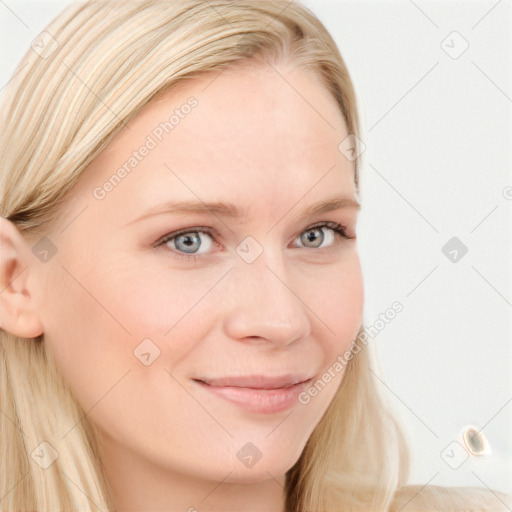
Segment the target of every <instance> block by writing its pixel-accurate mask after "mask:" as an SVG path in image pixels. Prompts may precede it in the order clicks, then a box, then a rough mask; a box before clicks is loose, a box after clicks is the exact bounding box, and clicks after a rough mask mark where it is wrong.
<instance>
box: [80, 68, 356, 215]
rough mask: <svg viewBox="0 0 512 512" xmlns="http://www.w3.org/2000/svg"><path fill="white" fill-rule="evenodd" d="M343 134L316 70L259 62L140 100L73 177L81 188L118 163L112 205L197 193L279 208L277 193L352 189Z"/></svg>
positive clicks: (97, 180) (339, 118)
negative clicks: (125, 125) (138, 109)
mask: <svg viewBox="0 0 512 512" xmlns="http://www.w3.org/2000/svg"><path fill="white" fill-rule="evenodd" d="M347 135H348V134H347V129H346V125H345V123H344V121H343V118H342V116H341V113H340V112H339V108H338V105H337V103H336V102H335V100H334V98H333V97H332V96H331V95H330V94H329V92H328V91H327V89H326V88H325V87H324V85H323V84H322V83H321V81H320V79H319V78H318V77H317V76H316V74H313V73H312V72H308V71H304V70H301V69H299V68H296V67H291V66H282V67H279V68H278V67H274V65H270V64H264V63H262V64H259V65H251V66H245V67H238V68H234V69H228V70H225V71H222V72H220V73H219V72H215V73H208V74H205V75H203V76H201V77H198V78H195V79H192V80H188V81H185V82H182V83H181V84H179V86H178V87H176V88H172V89H169V90H168V91H166V92H165V93H163V94H162V95H160V96H159V97H158V98H157V99H156V100H155V101H152V102H150V103H149V104H148V105H146V106H145V107H144V109H143V110H142V111H141V112H139V114H138V115H137V116H135V117H134V118H133V119H132V120H131V121H130V122H129V124H128V129H123V131H122V132H120V133H119V134H118V135H117V136H116V137H115V138H114V139H113V141H112V142H111V144H110V145H109V146H108V147H107V149H106V150H105V151H104V152H103V153H102V154H101V155H99V157H98V158H96V160H95V161H94V162H93V163H92V164H91V165H90V166H89V167H90V168H89V169H88V170H87V171H86V175H85V176H84V180H83V184H84V186H85V187H87V188H88V190H89V194H90V192H91V190H92V189H93V188H94V187H95V186H102V184H104V183H106V182H108V180H109V179H110V177H112V176H113V175H114V174H115V173H116V172H117V171H118V170H119V169H122V168H123V166H124V168H125V170H126V171H127V172H123V173H121V174H123V175H124V177H123V179H122V181H121V182H119V183H117V184H116V185H115V190H113V191H112V192H109V196H108V200H109V203H110V204H111V205H112V206H114V205H115V203H116V202H118V203H119V204H120V205H121V204H123V203H124V204H125V205H126V204H130V205H131V206H132V207H133V208H139V207H140V208H142V207H151V206H154V205H155V203H156V202H159V201H169V200H177V201H180V200H183V201H186V200H190V199H195V200H198V199H199V200H201V199H204V200H205V201H207V200H213V201H215V200H225V201H230V202H232V203H239V204H243V206H244V207H247V209H248V211H250V210H252V203H253V202H255V201H256V202H259V203H261V201H262V199H263V200H264V202H265V204H266V207H267V208H279V207H280V205H281V204H282V203H283V201H284V198H285V197H284V195H286V196H288V197H289V198H290V200H291V199H293V198H295V199H299V197H300V196H303V195H304V194H307V193H310V192H311V193H312V194H313V195H314V194H316V193H318V194H321V195H322V196H324V195H325V194H326V193H327V192H328V193H329V195H330V196H332V195H333V194H334V193H336V192H338V191H339V192H352V191H354V190H355V187H354V185H353V181H354V168H353V163H352V162H350V161H348V160H347V159H346V158H345V157H344V156H343V155H342V154H341V153H340V151H339V149H338V146H339V143H340V142H341V141H342V140H343V139H344V138H345V137H346V136H347ZM144 146H147V147H148V148H149V149H147V150H146V151H144V153H145V156H144V157H143V158H140V155H139V157H138V158H139V160H137V161H136V162H135V161H134V160H133V159H134V158H136V157H135V156H134V154H135V153H137V152H139V153H140V152H141V151H139V150H141V149H142V148H143V147H144ZM130 159H132V163H133V164H135V165H133V168H131V169H130V165H127V163H129V161H130ZM322 191H323V192H322Z"/></svg>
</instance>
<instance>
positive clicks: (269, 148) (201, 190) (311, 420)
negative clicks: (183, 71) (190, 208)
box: [0, 62, 364, 512]
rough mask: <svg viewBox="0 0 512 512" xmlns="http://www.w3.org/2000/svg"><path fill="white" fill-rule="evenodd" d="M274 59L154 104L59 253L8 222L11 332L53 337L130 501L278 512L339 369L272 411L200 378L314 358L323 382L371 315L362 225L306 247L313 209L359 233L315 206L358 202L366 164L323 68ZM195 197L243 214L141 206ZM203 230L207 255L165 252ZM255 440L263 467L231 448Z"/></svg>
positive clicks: (127, 137) (95, 173) (79, 192)
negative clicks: (215, 389)
mask: <svg viewBox="0 0 512 512" xmlns="http://www.w3.org/2000/svg"><path fill="white" fill-rule="evenodd" d="M274 67H275V69H273V68H272V67H271V66H269V65H266V64H263V63H258V64H253V65H244V66H239V67H238V68H233V69H230V70H226V71H224V72H223V73H221V74H220V75H218V76H217V74H216V73H215V74H208V75H203V76H202V77H200V78H196V79H194V80H192V81H187V82H184V83H183V84H182V85H180V86H179V87H177V88H174V89H172V90H170V91H168V92H166V93H165V94H164V95H162V96H161V97H159V98H158V100H157V101H154V102H152V103H150V104H148V105H147V106H146V107H145V108H144V109H143V110H142V111H141V112H140V113H139V114H138V115H137V116H136V117H134V118H133V119H132V120H131V121H130V122H129V124H128V127H129V129H126V128H125V129H123V131H122V132H120V133H119V134H118V135H117V136H116V137H115V138H114V139H113V141H112V142H111V144H110V145H109V146H108V147H107V149H106V150H104V151H103V152H102V153H101V154H100V155H99V156H98V157H97V158H96V159H95V160H94V161H93V162H92V163H91V165H90V166H89V167H88V168H87V169H86V171H85V172H84V174H83V175H82V176H81V178H80V180H79V182H78V184H77V185H76V187H75V188H74V189H73V190H72V191H71V194H70V195H69V196H68V198H67V201H66V203H65V204H64V205H63V206H62V207H61V208H62V215H61V216H60V217H59V221H58V222H57V223H56V224H55V225H53V226H48V227H47V231H46V233H45V235H46V236H47V237H48V238H50V240H51V241H52V242H53V243H54V244H55V246H56V247H57V249H58V252H57V253H56V254H55V255H54V256H53V257H52V258H51V259H50V260H49V261H47V262H46V263H43V262H41V261H40V260H39V259H38V258H36V257H35V256H34V254H33V253H32V251H31V248H32V246H33V245H34V243H35V242H37V240H29V239H26V238H24V237H22V236H21V235H20V234H19V233H18V231H17V230H16V228H15V227H14V226H13V225H12V224H10V223H9V222H8V221H6V220H5V219H0V221H1V223H0V227H1V240H2V248H3V249H2V259H1V263H2V266H1V270H2V274H1V277H2V287H1V289H2V290H3V292H2V294H1V295H0V297H1V300H2V304H1V305H2V311H3V315H2V327H3V328H4V329H6V330H7V331H10V332H12V333H14V334H17V335H19V336H25V337H36V336H38V335H39V334H41V333H44V336H45V343H48V344H49V346H50V348H51V350H52V352H53V353H54V354H55V358H56V361H57V365H58V368H59V370H60V372H61V373H62V375H63V378H64V379H65V380H66V381H67V382H68V383H69V385H70V386H71V389H72V390H73V392H74V393H75V395H76V397H77V400H78V401H79V403H80V405H81V406H82V407H83V409H84V411H87V412H88V416H89V417H90V418H91V419H92V420H93V421H94V423H95V424H96V425H97V426H98V428H99V431H100V433H101V436H100V451H101V454H102V459H103V464H104V468H105V473H106V476H107V480H108V483H109V486H110V488H111V491H112V495H113V498H114V503H115V505H116V510H118V511H128V510H148V511H149V510H151V511H155V510H167V511H171V510H172V511H178V510H180V511H187V510H190V511H192V510H194V509H196V510H201V511H226V510H237V511H262V510H265V511H276V512H278V511H283V510H284V492H283V485H284V482H285V473H286V471H287V470H289V469H290V468H291V467H292V466H293V464H294V463H295V462H296V461H297V459H298V457H299V455H300V453H301V452H302V450H303V448H304V446H305V443H306V441H307V440H308V438H309V436H310V434H311V432H312V431H313V429H314V428H315V426H316V425H317V424H318V422H319V421H320V419H321V417H322V414H323V413H324V412H325V410H326V409H327V407H328V405H329V403H330V402H331V401H332V399H333V397H334V394H335V392H336V390H337V389H338V387H339V385H340V383H341V379H342V376H343V372H339V373H337V374H336V377H335V378H334V379H332V380H331V382H330V383H329V384H328V385H327V386H326V387H325V389H323V391H321V392H320V393H319V394H318V396H316V397H314V399H312V400H311V401H310V403H308V404H307V405H302V404H299V403H296V404H295V405H294V406H293V407H292V408H290V409H287V410H285V411H282V412H279V413H275V414H259V413H252V412H248V411H245V410H243V409H241V408H240V407H239V406H237V405H234V404H232V403H230V402H228V401H226V400H224V399H222V398H218V397H215V396H213V395H211V394H209V393H208V392H207V391H205V390H203V389H200V388H199V387H198V385H197V384H196V383H195V382H194V381H193V380H192V379H193V378H200V377H221V376H227V375H240V374H243V375H248V374H272V375H276V374H282V373H287V372H293V371H304V372H306V373H308V374H311V375H314V376H315V378H314V380H313V382H314V381H316V380H317V379H318V378H320V377H321V376H322V374H323V373H324V372H325V371H326V370H327V369H328V368H329V367H330V366H332V365H333V363H334V362H335V361H336V357H337V356H338V355H340V354H343V353H344V352H345V351H346V350H348V349H349V348H350V345H351V343H352V341H353V339H354V338H355V336H356V335H357V331H358V328H359V326H360V325H361V321H362V315H363V302H364V294H363V279H362V273H361V266H360V260H359V256H358V251H357V245H356V239H355V238H351V239H344V238H340V237H339V236H338V235H336V234H335V233H334V232H333V231H332V230H331V229H330V228H328V227H324V228H323V230H321V231H323V235H324V236H325V239H324V242H322V240H321V239H320V240H317V242H316V243H317V246H321V248H316V247H311V246H307V245H305V242H304V238H305V237H306V234H307V233H310V230H311V228H310V226H311V225H313V224H318V223H319V222H320V221H325V222H329V221H330V222H337V223H340V224H342V225H343V226H345V227H346V232H347V235H348V236H351V237H355V235H356V222H357V215H358V211H357V209H354V208H341V209H338V210H335V211H330V212H326V213H323V214H316V215H310V216H307V217H304V216H303V212H304V210H305V209H306V208H307V207H309V206H311V205H313V204H316V203H320V202H322V201H325V200H327V199H330V198H331V197H333V196H344V197H348V198H351V199H353V200H357V192H356V188H355V185H354V168H353V162H350V161H349V160H348V159H347V158H345V157H344V155H343V154H342V153H341V152H340V151H339V150H338V145H339V143H340V142H341V141H342V140H343V139H344V138H345V137H346V136H347V134H348V133H347V129H346V126H345V123H344V121H343V119H342V116H341V114H340V113H339V109H338V107H337V105H336V103H335V101H334V99H333V98H332V97H331V96H330V94H329V93H328V91H327V90H326V89H325V87H324V86H323V85H322V84H321V82H320V81H319V79H318V78H317V77H316V75H314V74H312V73H311V72H306V71H303V70H301V69H298V68H297V67H295V66H293V65H291V64H288V63H284V62H281V63H280V64H279V65H274ZM213 78H215V80H213ZM212 80H213V81H212ZM191 96H194V97H195V98H196V99H197V101H198V105H197V106H196V107H195V108H193V109H192V111H191V113H190V114H189V115H187V116H185V117H184V118H183V119H181V120H180V123H179V125H177V126H176V127H175V128H174V129H173V131H172V132H171V133H170V134H167V135H165V137H164V138H163V140H162V141H161V142H160V143H159V144H158V145H157V147H156V148H154V149H152V150H151V151H150V153H149V155H148V156H146V157H145V158H144V159H143V160H142V161H141V162H140V163H139V164H138V165H137V167H136V168H134V169H133V170H132V172H131V173H130V174H128V175H127V176H126V177H125V178H124V179H123V180H122V182H121V183H119V184H118V185H117V186H116V187H115V188H114V189H113V190H112V191H110V192H109V193H108V194H106V196H105V197H104V198H103V199H101V200H100V199H96V198H95V197H94V195H93V191H94V190H95V189H97V187H101V186H102V184H104V183H105V182H106V181H107V180H108V179H109V177H111V176H112V174H113V173H114V172H115V171H116V169H118V168H119V167H120V166H122V165H123V163H124V162H126V161H127V159H128V158H129V157H130V155H131V153H132V152H133V151H134V150H136V149H137V148H139V147H140V146H141V145H142V144H143V143H144V141H145V139H146V138H147V136H148V134H151V133H152V130H153V129H154V128H155V127H156V126H158V125H159V123H160V122H162V121H164V120H165V119H168V118H169V116H170V114H171V113H172V111H173V110H174V109H175V108H179V107H180V106H181V105H183V104H184V103H186V101H187V99H188V98H190V97H191ZM305 100H306V101H305ZM198 198H200V200H202V201H205V202H206V201H225V202H231V203H234V204H235V205H237V206H239V207H245V208H247V209H248V214H247V217H246V218H241V219H235V218H229V217H222V216H220V215H217V216H216V215H212V214H200V215H197V214H189V213H187V214H179V215H176V214H173V213H172V212H168V213H165V214H160V215H153V216H150V217H147V218H145V219H143V220H138V221H137V220H136V219H137V218H138V217H140V216H142V215H144V214H146V213H147V212H148V211H149V210H151V209H153V208H156V207H159V205H162V204H164V203H165V202H167V201H184V200H197V199H198ZM84 208H85V210H84ZM82 210H83V211H82ZM80 212H81V213H80ZM75 217H76V218H75ZM71 219H74V220H73V221H72V222H71V224H70V221H71ZM197 227H210V228H212V229H213V230H215V232H216V234H215V233H214V234H212V235H211V236H209V235H208V234H204V235H201V237H202V238H201V240H202V241H201V242H200V243H201V247H200V248H197V246H194V247H195V250H197V252H199V253H203V254H201V255H199V256H198V258H197V260H196V261H187V260H182V259H178V258H177V257H175V256H173V254H174V255H176V254H177V253H178V252H179V249H180V250H181V253H182V254H186V252H185V251H186V246H184V245H183V244H182V245H178V248H176V246H173V245H172V242H169V243H168V244H164V245H162V246H160V247H154V244H155V242H157V241H158V240H159V239H160V238H161V237H163V236H164V235H166V234H169V233H172V232H175V231H178V230H181V229H183V228H190V230H189V232H193V231H194V228H197ZM302 234H304V236H303V237H302V239H301V235H302ZM332 234H334V239H333V238H332V237H331V235H332ZM192 235H193V233H192ZM318 235H319V236H321V233H318ZM247 236H251V237H253V239H255V240H256V241H257V242H258V244H260V246H261V248H262V249H263V252H262V254H261V255H260V256H259V257H258V258H257V259H256V260H255V261H254V262H252V263H247V262H246V261H245V260H244V259H243V258H242V257H241V256H239V254H238V253H237V252H236V248H237V247H238V246H239V244H240V243H241V242H242V241H243V240H244V239H245V238H246V237H247ZM210 241H211V245H210ZM306 241H307V240H306ZM184 247H185V248H184ZM251 250H253V249H251ZM173 251H174V252H173ZM23 269H25V270H24V271H23V272H21V271H22V270H23ZM147 338H149V339H150V340H152V343H154V344H155V345H156V346H157V347H158V348H159V350H160V355H159V357H157V358H156V359H155V360H154V361H153V362H152V363H151V364H149V365H148V366H146V365H144V364H142V363H141V361H140V360H139V359H138V358H137V357H135V356H134V350H135V349H136V348H137V347H138V346H139V344H140V343H141V342H142V340H145V339H147ZM248 442H250V443H252V444H253V445H255V446H256V447H257V449H258V450H259V452H260V453H261V459H260V460H259V461H258V462H257V463H256V464H255V465H254V466H252V467H250V468H249V467H247V466H245V465H244V464H242V463H241V461H240V460H239V458H238V457H237V453H238V451H239V450H240V449H241V448H242V447H243V446H244V445H245V444H246V443H248ZM220 482H222V483H220ZM219 483H220V485H219Z"/></svg>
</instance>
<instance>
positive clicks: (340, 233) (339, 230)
mask: <svg viewBox="0 0 512 512" xmlns="http://www.w3.org/2000/svg"><path fill="white" fill-rule="evenodd" d="M316 227H323V228H327V229H330V230H332V231H333V232H334V236H335V238H336V239H337V240H336V241H335V243H333V244H331V245H330V246H328V247H320V248H314V247H311V248H307V247H304V248H305V249H312V250H313V249H315V250H316V251H322V250H328V249H330V248H332V247H335V246H338V245H340V243H341V242H342V241H343V240H352V239H355V238H356V237H355V236H350V235H349V234H348V228H347V227H346V226H345V225H343V224H340V223H339V222H335V221H327V220H324V221H319V222H315V223H314V224H311V225H309V226H306V227H305V228H304V229H302V230H300V231H299V232H298V233H297V234H296V235H295V237H294V240H296V239H297V238H298V237H299V236H300V235H301V234H302V233H304V232H306V231H310V230H312V229H315V228H316ZM187 233H206V234H207V235H209V236H211V237H212V243H213V244H215V245H216V246H217V247H219V242H218V241H217V240H218V238H219V234H218V232H217V230H215V229H214V228H211V227H206V226H193V227H189V228H182V229H179V230H177V231H172V232H170V233H167V234H166V235H164V236H162V237H160V238H159V239H158V240H157V241H156V242H155V243H154V244H153V247H154V248H157V247H161V246H163V245H165V244H166V243H167V242H169V241H170V240H172V239H174V238H177V237H178V236H180V235H183V234H187ZM340 238H341V239H342V240H340ZM298 248H299V249H300V248H301V247H298ZM168 249H169V250H170V251H171V252H172V253H173V256H174V257H177V258H179V259H189V260H195V259H196V258H202V257H203V258H204V257H208V256H211V254H209V253H208V254H194V253H190V254H187V253H184V252H180V251H177V250H175V249H172V248H170V247H169V248H168Z"/></svg>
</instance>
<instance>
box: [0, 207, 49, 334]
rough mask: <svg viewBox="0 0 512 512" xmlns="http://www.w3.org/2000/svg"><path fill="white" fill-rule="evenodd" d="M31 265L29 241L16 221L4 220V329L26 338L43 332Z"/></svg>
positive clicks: (0, 257) (0, 303)
mask: <svg viewBox="0 0 512 512" xmlns="http://www.w3.org/2000/svg"><path fill="white" fill-rule="evenodd" d="M31 264H32V262H31V258H30V248H29V246H28V244H27V242H26V241H25V240H24V238H23V236H22V235H21V233H20V232H19V231H18V229H17V228H16V226H15V225H14V224H13V223H12V222H9V221H8V220H7V219H5V218H3V217H0V328H2V329H3V330H4V331H7V332H10V333H11V334H14V335H15V336H20V337H22V338H37V337H38V336H40V335H41V334H42V333H43V326H42V323H41V320H40V317H39V312H38V310H37V307H36V304H35V301H34V297H33V296H32V294H31V293H30V290H29V289H28V287H27V285H28V276H29V274H30V272H31V270H32V269H31V268H30V265H31Z"/></svg>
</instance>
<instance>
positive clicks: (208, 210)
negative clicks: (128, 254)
mask: <svg viewBox="0 0 512 512" xmlns="http://www.w3.org/2000/svg"><path fill="white" fill-rule="evenodd" d="M347 208H348V209H355V210H360V209H361V204H360V203H359V202H357V201H356V200H355V199H353V198H351V197H346V196H337V197H332V198H330V199H327V200H326V201H322V202H321V203H317V204H314V205H311V206H309V207H308V208H306V209H305V210H304V211H303V214H302V215H303V216H304V217H308V216H313V215H318V214H321V213H326V212H330V211H333V210H340V209H347ZM166 213H167V214H177V215H179V214H187V213H188V214H195V215H201V214H203V215H204V214H210V215H216V216H217V215H218V216H220V217H229V218H233V219H247V217H248V210H247V208H240V207H238V206H236V205H234V204H233V203H225V202H219V201H215V202H203V201H180V202H168V203H165V204H162V205H159V206H157V207H155V208H152V209H151V210H149V211H148V212H146V213H145V214H144V215H142V216H141V217H138V218H137V219H135V220H133V221H131V222H130V223H129V224H133V223H134V222H138V221H140V220H142V219H146V218H148V217H153V216H155V215H162V214H166Z"/></svg>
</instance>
